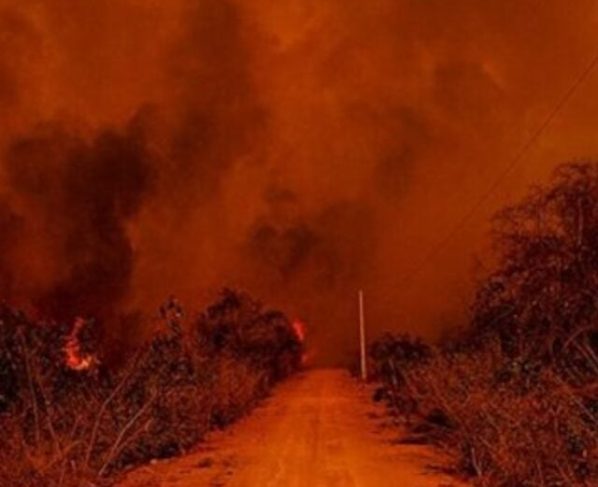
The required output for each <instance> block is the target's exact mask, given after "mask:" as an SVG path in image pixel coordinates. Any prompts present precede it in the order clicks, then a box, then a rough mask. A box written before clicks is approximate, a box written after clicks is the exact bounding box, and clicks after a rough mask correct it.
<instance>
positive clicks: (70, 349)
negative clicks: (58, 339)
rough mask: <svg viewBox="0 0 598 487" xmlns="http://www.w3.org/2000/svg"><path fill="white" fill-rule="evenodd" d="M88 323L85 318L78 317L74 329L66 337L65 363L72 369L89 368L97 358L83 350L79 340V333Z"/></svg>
mask: <svg viewBox="0 0 598 487" xmlns="http://www.w3.org/2000/svg"><path fill="white" fill-rule="evenodd" d="M85 325H86V321H85V320H84V319H83V318H80V317H79V318H76V319H75V323H74V325H73V329H72V330H71V332H70V333H69V334H68V336H67V337H66V342H65V345H64V355H65V365H66V366H67V367H68V368H69V369H71V370H77V371H82V370H87V369H89V368H90V367H91V366H92V365H93V364H94V363H96V361H97V359H96V358H95V357H94V356H93V355H90V354H84V353H82V351H81V342H80V341H79V333H80V332H81V330H82V329H83V327H84V326H85Z"/></svg>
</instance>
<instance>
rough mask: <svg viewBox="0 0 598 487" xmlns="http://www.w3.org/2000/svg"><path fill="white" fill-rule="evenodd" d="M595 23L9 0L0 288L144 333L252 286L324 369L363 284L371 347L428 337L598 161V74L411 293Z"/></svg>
mask: <svg viewBox="0 0 598 487" xmlns="http://www.w3.org/2000/svg"><path fill="white" fill-rule="evenodd" d="M596 20H597V14H596V7H595V4H594V2H592V1H590V0H583V1H580V2H576V3H575V5H572V4H571V2H566V1H565V0H549V1H545V2H537V1H535V0H524V1H521V0H505V1H487V2H479V1H474V0H458V1H455V2H446V1H440V0H428V1H425V2H424V1H419V0H400V1H397V0H372V1H369V2H347V1H345V0H324V1H315V0H314V1H311V0H308V1H303V0H301V1H299V0H290V1H286V2H266V1H265V0H251V1H249V0H173V1H169V2H148V1H145V0H118V1H115V0H98V1H94V2H81V1H76V2H74V1H72V0H52V1H50V0H42V1H38V2H33V3H32V2H20V3H16V2H14V1H11V0H0V48H1V51H2V54H1V55H0V120H1V121H2V132H1V133H0V149H1V150H2V154H3V158H2V160H3V164H2V167H1V171H0V194H2V195H4V196H3V201H4V203H2V205H0V229H3V230H5V232H3V238H2V239H1V240H2V241H1V243H0V250H2V251H3V252H2V255H3V257H2V258H1V259H0V274H1V275H2V278H3V282H4V283H6V284H2V286H1V288H2V292H3V293H4V294H10V295H12V296H14V298H15V299H18V300H19V301H20V302H27V301H28V300H29V301H32V302H34V304H35V305H36V306H37V307H38V308H39V309H41V310H43V311H44V312H46V313H49V314H56V315H70V314H71V313H83V312H86V313H90V314H98V315H106V314H110V313H116V314H119V313H130V312H134V311H136V310H144V312H145V313H147V314H149V313H151V312H152V311H151V310H153V309H155V308H156V306H157V305H158V304H159V303H160V302H161V300H162V299H164V297H165V296H167V295H169V294H170V293H174V294H176V295H177V296H179V297H180V298H181V299H182V300H183V301H184V302H186V303H189V306H191V307H195V306H201V305H202V304H203V303H205V302H206V301H207V300H209V299H210V297H211V296H212V295H213V293H214V292H215V290H216V289H217V288H219V287H220V286H222V285H224V284H229V285H241V286H244V287H247V288H249V289H250V290H254V291H255V292H256V293H257V294H259V295H261V296H262V297H263V298H264V299H265V300H267V301H270V302H274V304H279V305H282V306H285V307H286V308H287V309H290V310H291V312H293V313H295V314H297V315H299V316H301V317H303V318H304V319H306V320H307V322H308V325H309V326H310V330H311V337H312V340H313V342H312V343H313V345H314V346H315V347H316V348H317V349H318V350H319V352H320V357H322V358H323V359H325V360H326V359H328V360H332V359H338V358H339V357H342V356H343V355H344V354H345V353H346V352H347V351H348V350H350V349H351V348H353V344H354V343H355V332H354V330H355V326H354V325H355V295H356V291H357V289H359V288H364V289H365V291H366V302H367V315H368V324H369V329H370V332H371V333H372V334H375V333H377V332H379V331H381V330H382V329H385V328H393V329H397V330H410V331H416V332H418V333H424V334H426V335H429V336H434V335H437V334H438V333H439V331H440V330H441V329H442V328H445V327H446V326H447V323H455V322H458V321H459V320H460V319H461V317H462V316H463V314H464V313H465V309H466V303H467V300H468V294H469V292H470V291H471V287H472V279H471V276H470V274H471V270H470V269H471V263H472V259H471V256H472V253H473V252H474V249H475V251H477V252H478V253H481V259H482V260H484V259H486V255H485V253H484V249H485V248H486V244H487V242H486V237H485V232H486V228H487V227H486V226H485V224H484V223H483V222H485V221H486V220H487V218H488V216H489V215H490V214H491V213H492V212H493V211H494V210H495V209H496V208H498V207H500V206H502V205H504V204H506V203H507V202H509V201H513V200H514V199H516V198H518V197H519V196H520V195H521V194H522V192H523V191H524V189H525V187H526V186H527V184H528V183H529V182H531V181H535V180H537V179H539V178H542V177H544V176H545V175H546V174H547V173H549V172H550V170H551V168H552V167H553V166H554V165H556V164H558V163H559V162H561V161H562V160H565V159H568V158H570V157H575V156H581V155H585V156H591V155H593V154H595V153H596V152H597V149H598V146H597V145H596V142H595V134H594V133H593V129H592V127H593V125H594V124H593V122H594V120H595V118H596V116H597V115H598V98H596V97H595V96H592V93H593V92H595V90H596V87H597V83H598V81H596V79H595V77H592V78H591V79H589V80H588V81H587V83H586V85H587V86H584V87H583V90H582V93H580V97H579V99H574V100H572V101H571V103H570V104H569V106H568V107H567V109H566V110H564V111H563V114H562V118H559V119H558V120H556V121H555V124H554V129H553V130H554V131H549V132H548V133H547V134H546V136H545V137H544V138H543V140H542V141H541V143H540V144H538V146H537V147H536V148H535V149H534V151H531V152H530V154H529V155H528V158H527V160H526V164H525V165H523V166H522V167H521V168H519V169H518V171H517V172H516V173H515V174H514V177H513V178H512V179H511V180H509V181H508V184H506V185H503V187H501V188H500V191H499V192H497V194H496V195H495V197H494V198H492V199H491V201H488V204H487V205H485V207H484V208H482V209H481V211H480V212H479V214H478V215H477V216H476V218H475V220H474V221H472V222H471V225H468V226H467V228H464V229H463V230H462V231H461V232H459V234H458V235H456V236H455V238H454V239H453V240H452V241H451V242H450V245H448V246H447V248H446V249H444V251H443V253H442V254H441V255H439V256H436V257H435V258H434V260H433V261H432V262H431V263H430V264H428V270H426V271H425V272H423V273H421V274H420V275H419V276H418V277H417V279H415V283H411V284H408V283H410V281H411V274H412V272H413V270H414V269H415V268H416V267H418V265H419V264H420V262H421V261H422V259H424V258H425V257H426V255H427V253H428V251H429V249H430V248H432V247H433V246H434V244H435V242H437V241H439V240H441V239H442V238H443V236H444V235H446V234H447V232H449V231H450V230H451V228H452V227H453V225H454V223H455V222H456V221H458V220H459V219H460V218H461V216H462V215H463V214H464V213H466V212H467V211H468V209H469V208H470V207H471V204H472V202H473V201H475V200H476V199H477V198H478V197H479V196H480V194H482V192H483V191H484V189H485V188H487V187H488V186H489V184H490V183H491V182H492V181H493V179H494V178H495V176H496V174H498V173H500V172H501V169H502V168H503V167H504V166H505V164H506V163H507V162H508V161H509V160H510V158H511V157H512V155H513V154H514V153H515V152H516V151H517V148H518V147H519V146H521V144H522V143H523V142H525V140H526V139H527V138H528V136H529V134H530V133H531V132H533V130H534V129H535V128H536V127H537V126H538V125H539V123H540V122H541V121H542V120H543V118H544V117H545V115H546V113H548V112H549V111H550V109H551V108H552V106H553V105H554V103H555V100H556V99H558V97H559V96H560V95H561V94H562V93H563V92H564V91H565V89H566V88H567V87H568V86H570V84H571V82H572V80H573V79H574V78H575V76H576V75H577V73H579V72H580V71H581V69H582V67H583V66H584V64H586V63H587V62H588V60H589V57H590V56H591V55H592V54H593V52H594V51H595V45H596V42H597V41H598V34H596V33H597V32H598V30H596ZM142 107H146V108H142ZM551 130H552V129H551ZM67 317H68V316H67ZM110 326H112V325H110ZM142 331H143V330H140V332H142Z"/></svg>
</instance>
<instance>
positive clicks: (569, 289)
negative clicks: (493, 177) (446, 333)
mask: <svg viewBox="0 0 598 487" xmlns="http://www.w3.org/2000/svg"><path fill="white" fill-rule="evenodd" d="M495 229H496V242H497V248H498V251H499V265H498V267H497V270H496V271H495V272H494V273H493V274H492V275H491V276H489V277H488V278H487V280H486V281H485V282H484V283H483V284H482V285H481V287H480V289H479V291H478V293H477V295H476V299H475V302H474V305H473V309H472V311H473V313H472V316H473V320H472V325H471V326H470V327H469V328H468V329H467V330H466V331H465V332H463V333H462V335H461V336H460V337H458V338H457V339H454V340H452V342H451V343H450V344H449V343H445V344H440V345H439V346H436V347H432V348H430V347H426V346H425V345H422V344H421V343H420V342H417V341H414V340H412V339H408V338H406V337H399V338H393V337H385V338H383V339H381V340H380V341H378V342H377V343H375V344H374V346H373V347H372V349H371V354H370V356H371V359H372V361H373V362H374V364H375V370H376V372H377V375H378V378H379V379H380V380H381V381H382V384H383V391H384V395H385V396H386V397H388V399H390V401H391V405H392V407H393V409H394V410H395V411H398V412H399V413H401V414H403V415H405V414H406V415H407V416H406V417H407V418H408V417H409V416H408V415H409V414H411V415H415V416H416V417H417V419H418V421H417V422H416V423H415V424H414V425H412V426H411V431H412V433H413V434H415V435H417V439H419V440H422V441H430V442H434V443H436V444H438V445H440V446H442V447H444V448H446V449H447V450H448V451H449V452H453V453H455V452H458V455H457V458H456V460H457V466H458V468H459V471H460V472H462V473H467V474H469V475H471V476H472V477H474V478H475V479H476V481H477V482H478V483H479V485H489V486H490V485H492V486H493V485H496V486H505V487H511V486H513V487H515V486H560V485H563V486H565V485H567V486H569V485H587V486H589V485H596V483H597V482H598V301H597V300H596V293H595V287H596V282H597V281H596V279H597V276H598V165H597V164H594V163H576V164H569V165H565V166H563V167H561V168H560V169H559V170H558V171H557V172H556V175H555V179H554V182H553V184H552V185H551V186H550V187H547V188H538V189H536V190H534V192H533V193H532V194H531V195H530V197H528V198H527V199H526V200H524V201H523V202H522V203H521V204H519V205H517V206H514V207H512V208H508V209H507V210H504V211H503V212H502V213H501V214H500V215H499V216H498V217H497V220H496V226H495ZM412 439H413V438H412Z"/></svg>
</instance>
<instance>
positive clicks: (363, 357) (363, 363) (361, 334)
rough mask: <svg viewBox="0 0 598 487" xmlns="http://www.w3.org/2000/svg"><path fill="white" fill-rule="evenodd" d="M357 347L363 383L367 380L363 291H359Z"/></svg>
mask: <svg viewBox="0 0 598 487" xmlns="http://www.w3.org/2000/svg"><path fill="white" fill-rule="evenodd" d="M359 345H360V352H361V379H362V380H363V381H365V380H367V378H368V370H367V356H366V353H367V352H366V348H365V315H364V311H363V291H362V290H360V291H359Z"/></svg>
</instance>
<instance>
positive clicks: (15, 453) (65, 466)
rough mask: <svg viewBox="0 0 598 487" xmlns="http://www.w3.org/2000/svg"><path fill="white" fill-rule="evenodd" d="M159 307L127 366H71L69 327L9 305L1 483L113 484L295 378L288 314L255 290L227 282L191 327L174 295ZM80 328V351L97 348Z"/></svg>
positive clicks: (1, 330)
mask: <svg viewBox="0 0 598 487" xmlns="http://www.w3.org/2000/svg"><path fill="white" fill-rule="evenodd" d="M222 309H226V310H227V313H228V314H227V319H226V320H222V319H219V315H218V310H222ZM161 311H162V317H163V318H164V325H163V326H162V328H161V330H160V331H159V332H157V333H156V334H155V335H154V336H153V337H152V338H151V340H149V341H148V342H147V343H145V344H144V345H142V346H140V347H138V349H137V350H135V351H133V352H132V354H131V355H130V356H129V357H128V358H127V359H126V360H125V361H124V364H123V365H122V366H120V367H118V368H116V369H114V368H108V367H106V366H104V365H102V364H100V363H99V362H98V361H95V362H93V363H92V365H91V366H90V367H88V368H84V369H81V370H73V369H72V368H70V367H69V366H68V365H67V363H66V361H65V352H64V347H65V343H66V341H67V340H68V337H69V333H70V330H69V328H68V327H65V326H61V325H58V324H55V323H35V322H31V321H30V320H28V319H27V317H25V316H24V315H23V314H21V313H18V312H16V311H14V310H12V309H10V308H8V307H4V308H2V309H0V377H1V378H2V382H1V383H0V426H1V427H2V429H3V432H4V434H3V438H2V443H1V444H0V485H6V486H24V487H28V486H36V487H43V486H61V487H65V486H71V485H73V486H75V485H76V486H81V485H100V484H110V482H111V480H112V479H113V478H114V475H115V474H116V473H118V472H119V471H121V470H123V469H125V468H128V467H131V466H133V465H136V464H139V463H142V462H146V461H149V460H150V459H153V458H164V457H169V456H173V455H176V454H180V453H183V452H185V451H186V450H188V449H189V448H191V447H193V446H194V445H195V444H197V442H198V441H200V440H201V439H202V438H203V437H204V435H205V434H206V433H207V432H208V431H210V430H211V429H214V428H220V427H223V426H225V425H227V424H229V423H231V422H232V421H234V420H235V419H237V418H238V417H239V416H241V415H243V414H246V413H247V412H248V411H249V410H250V409H251V408H253V407H254V406H255V404H256V403H257V401H258V400H259V399H260V398H262V397H263V396H264V395H265V394H266V393H267V392H268V391H269V389H270V388H271V387H272V385H273V384H275V382H276V381H277V380H280V379H283V378H284V377H285V376H286V375H282V374H280V371H279V370H278V367H276V366H274V365H273V364H274V362H275V359H276V358H278V357H283V356H284V357H294V358H293V359H292V360H291V362H292V363H293V364H296V365H297V366H298V364H299V363H300V357H301V353H302V345H301V343H300V342H299V340H298V338H297V337H296V336H295V335H294V333H293V330H292V326H291V324H290V323H289V321H288V320H287V319H286V318H285V317H284V315H282V314H281V313H274V312H272V311H268V310H264V309H263V308H262V306H261V304H259V303H257V302H256V301H254V300H253V299H251V298H250V297H249V296H248V295H246V294H243V293H238V292H234V291H230V290H225V291H224V292H223V294H222V296H221V298H220V300H219V301H218V302H217V303H215V304H214V305H213V306H212V307H210V308H209V309H208V310H207V311H206V313H203V314H202V315H201V316H200V317H199V318H198V319H197V320H196V321H195V323H193V324H192V326H191V327H190V329H189V330H188V331H187V332H183V331H182V329H183V328H184V327H183V323H182V320H183V316H184V314H183V312H182V309H181V308H180V306H179V305H178V303H176V301H174V300H170V301H169V302H168V303H167V304H166V305H165V306H163V307H162V309H161ZM210 313H211V314H210ZM208 315H210V316H211V317H212V319H211V321H210V328H209V329H208V328H207V327H206V326H205V325H206V317H207V316H208ZM272 316H275V317H276V319H272V318H271V317H272ZM89 326H91V325H89ZM270 328H272V329H274V330H275V333H274V334H273V333H272V332H271V330H270ZM256 330H257V331H256ZM281 330H282V331H283V333H281ZM247 334H249V335H251V337H252V338H251V340H247V339H245V338H244V336H245V335H247ZM273 336H275V337H278V341H276V340H275V342H272V337H273ZM215 337H217V338H218V339H217V340H215ZM223 337H224V338H223ZM231 337H234V340H232V338H231ZM80 338H81V344H80V350H79V352H80V353H92V352H94V350H95V348H96V347H97V345H96V344H94V343H93V337H91V336H90V335H87V336H86V335H85V333H83V334H82V336H81V337H80ZM232 342H234V346H233V344H232ZM264 344H267V345H268V346H265V345H264ZM294 370H296V367H295V368H288V369H286V371H285V372H286V373H291V372H293V371H294Z"/></svg>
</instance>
